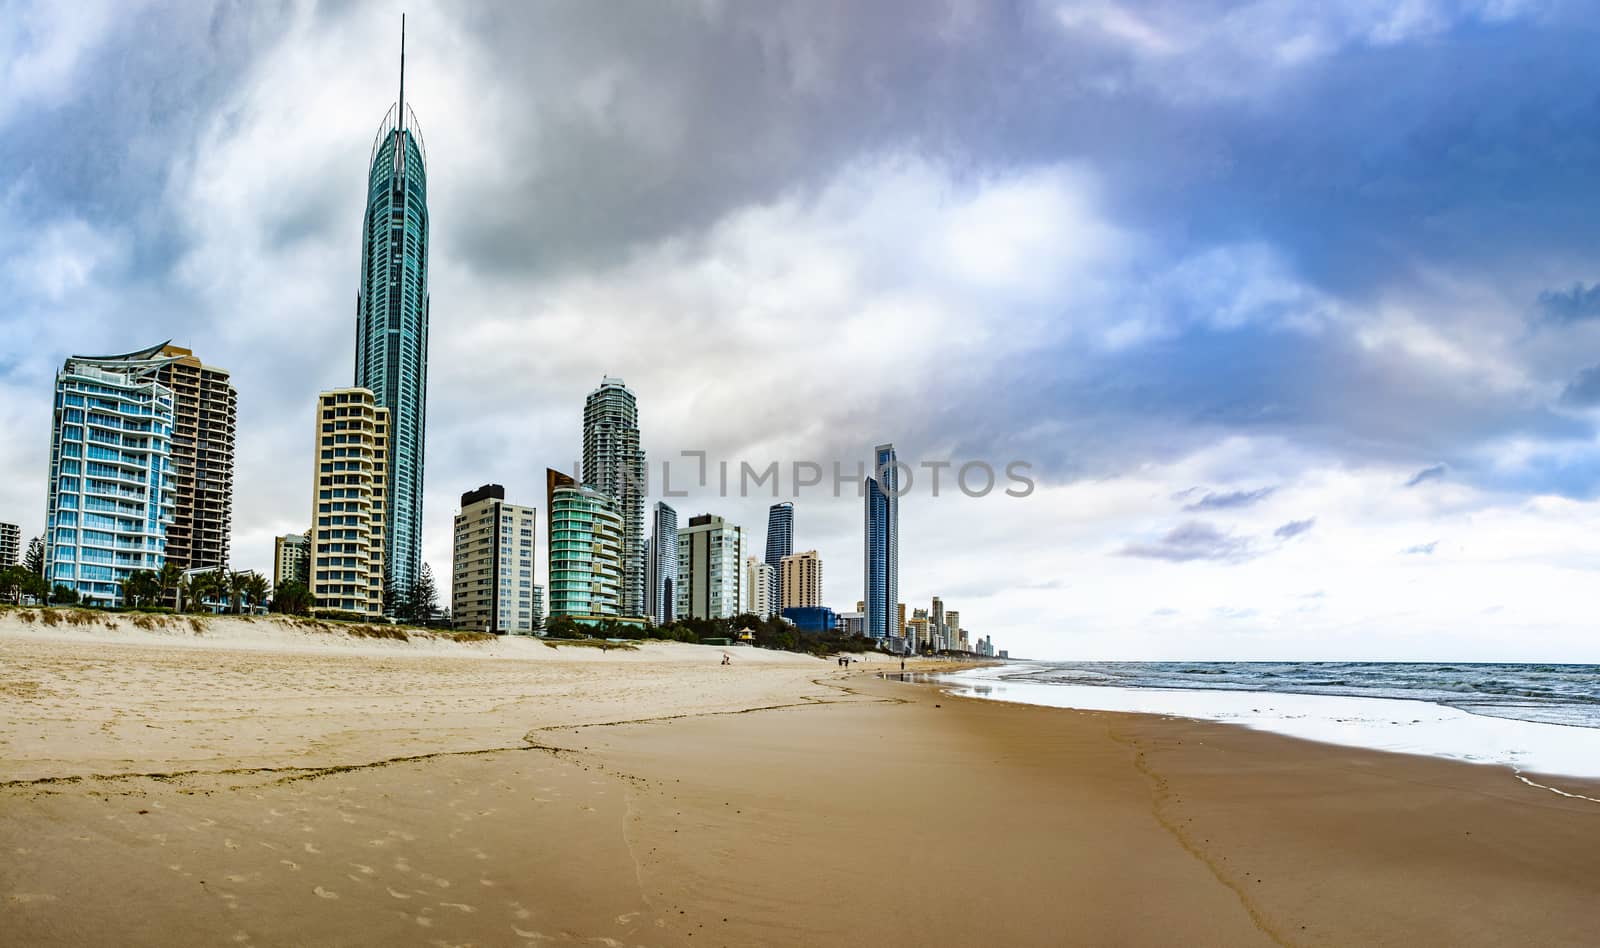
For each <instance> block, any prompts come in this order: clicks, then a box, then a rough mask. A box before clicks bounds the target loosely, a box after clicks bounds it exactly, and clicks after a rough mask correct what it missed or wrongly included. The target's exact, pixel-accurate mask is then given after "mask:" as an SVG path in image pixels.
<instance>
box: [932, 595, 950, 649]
mask: <svg viewBox="0 0 1600 948" xmlns="http://www.w3.org/2000/svg"><path fill="white" fill-rule="evenodd" d="M928 620H929V621H928V628H929V629H931V630H932V631H933V639H934V642H935V643H937V644H935V645H934V648H938V649H946V648H951V647H952V646H951V645H950V630H949V629H946V628H945V625H944V600H942V599H940V598H939V597H938V596H934V597H933V608H932V609H930V610H928Z"/></svg>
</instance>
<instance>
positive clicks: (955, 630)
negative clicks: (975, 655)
mask: <svg viewBox="0 0 1600 948" xmlns="http://www.w3.org/2000/svg"><path fill="white" fill-rule="evenodd" d="M944 629H945V639H946V641H948V642H949V643H950V647H951V648H953V649H956V650H957V651H962V652H965V651H966V650H967V648H966V646H965V645H963V644H962V643H961V613H959V612H956V611H955V610H953V609H946V610H945V613H944Z"/></svg>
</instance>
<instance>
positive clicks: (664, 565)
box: [645, 500, 678, 625]
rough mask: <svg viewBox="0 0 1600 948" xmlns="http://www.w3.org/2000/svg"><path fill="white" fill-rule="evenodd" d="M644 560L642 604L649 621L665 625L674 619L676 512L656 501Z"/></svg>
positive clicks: (675, 598)
mask: <svg viewBox="0 0 1600 948" xmlns="http://www.w3.org/2000/svg"><path fill="white" fill-rule="evenodd" d="M645 558H646V559H647V560H648V567H647V569H646V570H645V572H646V573H647V574H648V577H647V580H646V582H645V599H646V600H647V601H646V603H645V605H646V606H647V608H648V609H649V611H650V621H652V622H654V623H655V624H656V625H666V624H667V623H668V622H671V621H672V620H673V619H675V618H677V605H678V512H677V511H676V510H674V509H672V508H671V507H670V506H668V505H667V504H665V503H663V502H661V501H659V500H658V501H656V505H655V508H654V512H653V514H652V515H651V517H650V542H649V544H648V546H647V555H646V557H645Z"/></svg>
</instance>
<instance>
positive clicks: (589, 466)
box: [583, 377, 647, 616]
mask: <svg viewBox="0 0 1600 948" xmlns="http://www.w3.org/2000/svg"><path fill="white" fill-rule="evenodd" d="M644 478H645V467H644V449H643V448H641V447H640V446H639V405H638V402H637V401H635V399H634V397H633V392H631V391H629V390H628V386H627V385H624V384H623V382H622V380H621V379H614V378H609V377H607V378H602V379H601V380H600V387H599V388H597V389H595V390H594V391H592V392H590V393H589V397H588V398H587V399H586V400H585V401H584V403H583V482H584V483H585V484H587V485H589V486H590V487H593V488H595V489H597V490H600V491H602V492H604V493H606V494H609V495H610V496H611V497H612V498H614V499H615V500H616V502H617V510H618V512H619V513H621V514H622V600H621V609H622V613H621V614H622V615H625V616H643V615H646V614H647V612H646V608H645V562H644V495H645V479H644Z"/></svg>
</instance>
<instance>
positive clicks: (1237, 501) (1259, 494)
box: [1183, 487, 1277, 511]
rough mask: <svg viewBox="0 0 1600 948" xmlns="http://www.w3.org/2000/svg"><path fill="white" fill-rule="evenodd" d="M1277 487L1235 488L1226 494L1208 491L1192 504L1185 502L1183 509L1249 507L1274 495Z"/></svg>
mask: <svg viewBox="0 0 1600 948" xmlns="http://www.w3.org/2000/svg"><path fill="white" fill-rule="evenodd" d="M1275 490H1277V488H1276V487H1258V488H1256V489H1255V490H1235V491H1229V492H1227V493H1224V494H1216V493H1208V494H1206V495H1205V496H1204V497H1202V498H1200V499H1199V500H1197V501H1195V502H1194V503H1192V504H1185V505H1184V507H1183V509H1184V510H1188V511H1197V510H1233V509H1236V508H1239V507H1249V506H1250V505H1252V504H1257V503H1260V502H1261V501H1263V500H1266V499H1267V498H1268V497H1271V496H1272V492H1273V491H1275Z"/></svg>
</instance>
